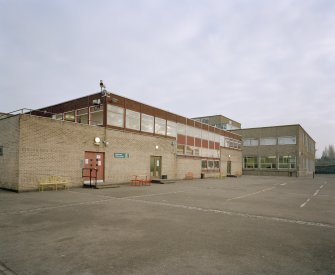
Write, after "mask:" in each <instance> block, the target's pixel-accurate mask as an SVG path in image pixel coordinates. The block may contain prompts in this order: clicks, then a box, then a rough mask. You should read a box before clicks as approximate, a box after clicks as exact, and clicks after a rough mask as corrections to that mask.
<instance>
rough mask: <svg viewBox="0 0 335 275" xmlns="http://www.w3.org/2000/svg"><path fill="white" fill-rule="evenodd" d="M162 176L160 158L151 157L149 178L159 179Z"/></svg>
mask: <svg viewBox="0 0 335 275" xmlns="http://www.w3.org/2000/svg"><path fill="white" fill-rule="evenodd" d="M161 175H162V157H158V156H151V157H150V177H151V178H159V179H160V178H161Z"/></svg>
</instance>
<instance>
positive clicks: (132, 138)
mask: <svg viewBox="0 0 335 275" xmlns="http://www.w3.org/2000/svg"><path fill="white" fill-rule="evenodd" d="M0 129H1V131H0V188H5V189H10V190H15V191H29V190H37V188H38V184H39V181H40V180H41V179H42V178H44V177H46V176H59V177H62V178H65V179H66V180H67V181H68V182H70V184H71V186H73V187H76V186H82V185H83V183H87V181H88V173H89V174H91V180H92V178H94V180H96V181H97V182H98V184H106V183H108V184H121V183H127V182H129V181H130V180H131V179H132V177H133V176H136V175H137V176H139V175H140V176H145V177H147V178H148V179H150V180H160V179H173V180H179V179H186V178H202V177H217V176H227V175H234V176H239V175H241V174H242V151H241V146H242V144H241V142H242V138H241V136H240V135H239V133H232V132H228V131H226V130H224V129H220V128H218V127H213V126H210V125H208V124H205V123H201V122H199V121H195V120H193V119H190V118H186V117H183V116H180V115H177V114H173V113H170V112H168V111H164V110H162V109H158V108H155V107H153V106H149V105H147V104H143V103H140V102H137V101H134V100H131V99H128V98H125V97H122V96H120V95H117V94H114V93H109V92H106V91H105V90H104V91H102V92H101V93H95V94H92V95H89V96H85V97H82V98H78V99H74V100H70V101H67V102H64V103H60V104H56V105H52V106H49V107H45V108H41V109H39V110H24V111H21V112H20V113H17V112H16V113H15V114H14V113H10V114H2V115H0ZM92 171H93V172H92Z"/></svg>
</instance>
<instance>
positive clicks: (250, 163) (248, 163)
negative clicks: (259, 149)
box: [243, 157, 258, 169]
mask: <svg viewBox="0 0 335 275" xmlns="http://www.w3.org/2000/svg"><path fill="white" fill-rule="evenodd" d="M243 168H246V169H255V168H258V159H257V157H244V159H243Z"/></svg>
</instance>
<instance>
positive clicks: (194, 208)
mask: <svg viewBox="0 0 335 275" xmlns="http://www.w3.org/2000/svg"><path fill="white" fill-rule="evenodd" d="M125 200H130V201H136V202H140V203H145V204H151V205H160V206H166V207H174V208H182V209H187V210H194V211H200V212H205V213H215V214H223V215H229V216H236V217H243V218H252V219H261V220H268V221H276V222H284V223H293V224H300V225H309V226H317V227H326V228H331V229H335V224H327V223H319V222H311V221H302V220H293V219H286V218H279V217H271V216H262V215H254V214H247V213H241V212H233V211H226V210H219V209H210V208H202V207H197V206H188V205H183V204H173V203H167V202H155V201H146V200H137V199H130V198H128V199H125Z"/></svg>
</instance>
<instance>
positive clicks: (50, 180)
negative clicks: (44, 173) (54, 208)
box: [38, 176, 69, 191]
mask: <svg viewBox="0 0 335 275" xmlns="http://www.w3.org/2000/svg"><path fill="white" fill-rule="evenodd" d="M45 188H52V189H53V190H56V191H57V190H58V189H59V188H62V189H69V183H68V181H67V180H65V179H63V178H61V177H56V176H50V177H46V178H43V179H41V180H40V182H39V184H38V190H39V191H44V189H45Z"/></svg>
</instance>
